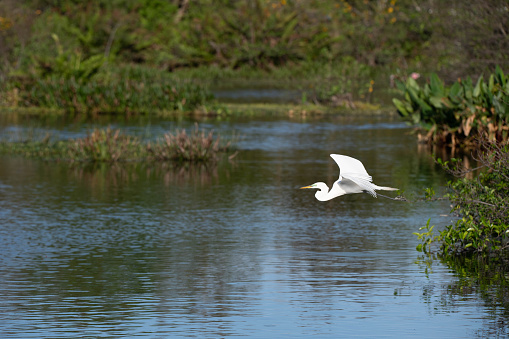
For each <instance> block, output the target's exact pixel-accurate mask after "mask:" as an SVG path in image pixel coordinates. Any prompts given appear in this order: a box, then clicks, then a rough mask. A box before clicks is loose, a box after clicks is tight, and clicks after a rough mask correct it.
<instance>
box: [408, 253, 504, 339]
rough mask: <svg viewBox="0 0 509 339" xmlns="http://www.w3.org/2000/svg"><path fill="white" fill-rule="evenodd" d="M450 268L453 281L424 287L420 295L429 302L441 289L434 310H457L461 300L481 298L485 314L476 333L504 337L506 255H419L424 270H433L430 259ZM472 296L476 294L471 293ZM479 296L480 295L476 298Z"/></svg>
mask: <svg viewBox="0 0 509 339" xmlns="http://www.w3.org/2000/svg"><path fill="white" fill-rule="evenodd" d="M436 260H440V262H441V263H442V264H444V265H445V266H447V267H448V268H449V269H451V270H453V271H454V273H455V278H454V281H452V282H450V283H449V284H447V286H444V288H432V287H430V286H429V285H426V286H424V287H423V298H426V300H427V302H428V303H430V304H431V296H432V295H433V294H434V293H436V292H437V291H441V293H442V295H441V296H440V302H439V305H433V306H434V311H435V312H436V311H439V312H440V311H445V312H451V313H452V312H457V311H458V307H461V303H462V302H464V301H466V302H467V303H468V302H469V301H470V302H473V301H474V300H482V301H483V302H484V305H483V306H484V307H485V309H486V310H487V313H488V315H487V316H484V315H481V314H480V315H479V319H486V320H485V322H484V323H483V327H482V329H480V330H478V331H476V333H475V335H476V336H479V337H482V338H497V337H505V336H507V335H508V334H509V322H508V319H509V281H508V277H509V276H508V275H507V272H509V258H502V257H488V256H461V257H453V256H447V257H440V258H438V259H437V257H436V256H433V257H421V259H420V260H418V263H419V264H422V265H423V267H425V272H426V274H432V271H431V269H432V266H433V261H436ZM473 296H475V298H474V297H473ZM478 298H479V299H478Z"/></svg>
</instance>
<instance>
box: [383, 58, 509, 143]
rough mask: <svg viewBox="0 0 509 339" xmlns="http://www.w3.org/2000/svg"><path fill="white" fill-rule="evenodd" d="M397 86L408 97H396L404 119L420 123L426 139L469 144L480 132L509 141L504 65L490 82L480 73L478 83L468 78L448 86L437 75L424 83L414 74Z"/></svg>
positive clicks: (508, 87)
mask: <svg viewBox="0 0 509 339" xmlns="http://www.w3.org/2000/svg"><path fill="white" fill-rule="evenodd" d="M397 85H398V88H399V89H400V90H401V91H402V92H403V93H404V100H402V101H401V100H399V99H393V102H394V105H395V106H396V107H397V109H398V112H399V114H400V115H401V116H402V117H403V118H405V119H407V120H409V121H411V122H412V123H414V124H418V125H419V126H420V128H421V135H420V139H421V140H422V141H424V142H427V143H434V144H445V145H451V146H457V145H462V146H465V145H472V142H473V140H474V138H475V137H476V136H477V135H479V133H485V134H487V135H488V137H489V139H496V140H507V137H508V133H509V81H508V79H507V76H506V75H505V74H504V72H503V71H502V69H501V68H500V67H498V66H497V68H496V70H495V73H494V74H491V75H490V77H489V79H488V81H485V80H484V77H483V76H480V77H479V79H478V80H477V82H476V84H475V85H474V84H473V82H472V79H471V78H470V77H467V79H466V80H461V79H459V80H458V81H456V82H454V83H453V84H452V85H451V86H450V87H446V86H444V83H443V81H442V80H440V79H439V77H438V76H437V75H436V74H431V77H430V79H429V81H428V82H426V83H425V84H424V85H423V86H420V85H419V84H418V83H417V81H416V80H415V79H413V78H412V77H409V78H408V79H407V80H406V82H405V83H403V82H400V81H397Z"/></svg>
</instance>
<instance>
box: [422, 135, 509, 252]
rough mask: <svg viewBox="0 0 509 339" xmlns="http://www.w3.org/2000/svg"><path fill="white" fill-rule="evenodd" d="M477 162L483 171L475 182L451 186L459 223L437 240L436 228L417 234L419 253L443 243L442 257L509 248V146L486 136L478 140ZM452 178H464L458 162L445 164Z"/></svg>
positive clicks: (466, 181) (458, 182)
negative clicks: (420, 250) (459, 176)
mask: <svg viewBox="0 0 509 339" xmlns="http://www.w3.org/2000/svg"><path fill="white" fill-rule="evenodd" d="M476 143H477V146H478V151H477V157H476V158H477V160H478V161H479V162H480V164H481V167H483V168H484V170H483V171H482V172H481V173H480V174H479V175H478V176H477V178H475V179H466V178H460V179H458V180H456V181H454V182H450V183H449V186H450V189H451V193H449V194H448V198H449V199H450V201H451V203H452V205H453V209H452V211H453V212H455V213H457V214H458V215H459V217H460V219H459V220H458V221H457V222H456V223H455V224H453V225H448V226H446V227H445V229H444V230H443V231H440V232H439V235H438V236H434V235H433V226H431V227H430V226H429V221H428V224H427V225H426V226H425V227H423V228H422V229H426V232H423V233H415V234H416V235H417V236H418V237H419V239H420V240H421V241H422V244H421V245H420V246H419V249H422V250H424V251H429V250H430V245H431V244H432V243H434V242H439V243H440V251H441V252H442V253H443V254H459V253H465V252H477V253H497V252H502V251H506V252H507V249H508V248H509V242H508V239H509V144H508V143H507V142H505V143H500V142H496V141H489V140H488V139H487V137H486V136H482V137H479V138H478V139H476ZM438 162H439V163H441V164H442V166H443V167H444V168H445V169H446V170H447V171H449V172H450V173H452V174H455V175H463V174H465V173H466V172H467V171H465V170H461V169H460V163H459V162H452V163H450V162H442V161H440V160H439V161H438Z"/></svg>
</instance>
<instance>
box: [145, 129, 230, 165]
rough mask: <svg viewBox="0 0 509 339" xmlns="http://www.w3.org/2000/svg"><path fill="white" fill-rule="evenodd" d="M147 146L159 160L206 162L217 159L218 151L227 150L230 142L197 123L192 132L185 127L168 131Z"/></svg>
mask: <svg viewBox="0 0 509 339" xmlns="http://www.w3.org/2000/svg"><path fill="white" fill-rule="evenodd" d="M147 148H148V151H149V153H150V154H152V156H153V157H154V158H155V159H157V160H173V161H179V162H183V161H190V162H206V161H210V160H216V158H217V154H218V153H220V152H224V151H227V150H228V149H229V148H230V142H229V141H228V142H226V143H221V138H220V137H219V136H217V137H214V132H213V131H209V132H206V131H205V130H203V129H201V130H200V128H199V127H198V125H197V124H196V125H195V128H194V129H193V130H192V131H191V132H190V133H187V132H186V130H185V129H181V130H177V131H176V132H175V133H171V132H170V133H166V134H165V135H164V136H163V137H162V138H160V139H159V140H158V142H156V143H155V144H154V145H151V144H149V145H148V146H147Z"/></svg>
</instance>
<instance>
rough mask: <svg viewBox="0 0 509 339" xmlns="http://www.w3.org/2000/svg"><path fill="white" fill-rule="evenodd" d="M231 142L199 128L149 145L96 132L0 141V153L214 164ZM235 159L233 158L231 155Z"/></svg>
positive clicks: (74, 159)
mask: <svg viewBox="0 0 509 339" xmlns="http://www.w3.org/2000/svg"><path fill="white" fill-rule="evenodd" d="M230 148H231V140H230V141H226V142H222V141H221V138H220V136H215V135H214V133H213V131H209V132H206V131H205V130H204V129H200V128H199V127H198V125H196V126H195V128H194V130H192V131H191V133H190V134H188V133H187V132H186V131H185V130H184V129H182V130H177V131H175V132H168V133H166V134H164V136H163V137H162V138H159V139H158V140H157V141H156V142H153V143H150V142H149V143H145V142H142V140H140V139H139V138H138V137H135V136H130V135H126V134H124V133H122V132H121V130H119V129H117V130H113V129H111V128H110V127H108V128H106V129H94V130H92V131H91V132H89V133H88V134H87V136H86V137H83V138H77V139H70V140H57V141H51V138H50V137H49V136H47V137H45V138H44V139H42V140H40V141H37V140H30V139H26V140H22V141H18V142H12V141H3V142H0V153H3V154H13V155H22V156H25V157H30V158H40V159H47V160H58V161H70V162H97V163H99V162H126V161H149V162H150V161H158V162H164V161H171V162H175V163H180V162H202V163H203V162H210V161H215V160H217V159H218V157H219V154H221V153H225V152H227V151H229V150H230ZM230 157H232V156H230Z"/></svg>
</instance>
